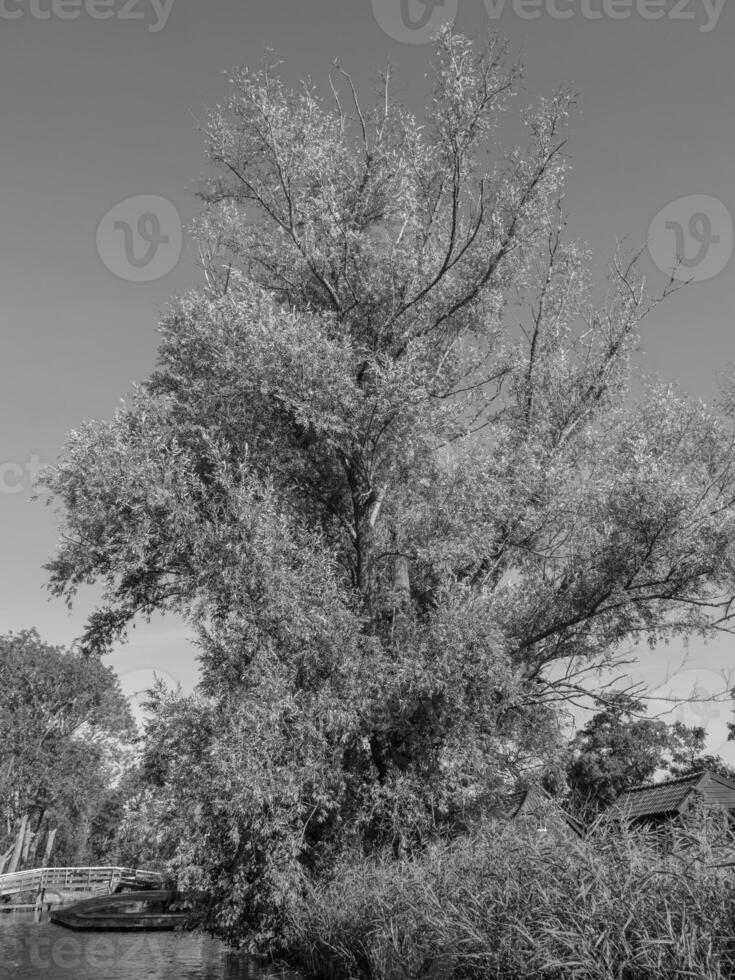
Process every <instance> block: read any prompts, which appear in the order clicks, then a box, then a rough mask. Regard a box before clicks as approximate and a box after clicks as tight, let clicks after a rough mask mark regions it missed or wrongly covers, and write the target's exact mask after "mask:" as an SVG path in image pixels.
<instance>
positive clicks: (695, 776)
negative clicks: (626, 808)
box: [620, 769, 716, 796]
mask: <svg viewBox="0 0 735 980" xmlns="http://www.w3.org/2000/svg"><path fill="white" fill-rule="evenodd" d="M708 775H716V773H714V771H713V770H712V769H700V770H699V771H698V772H690V773H689V775H688V776H674V777H672V778H671V779H662V780H661V781H660V782H658V783H654V782H648V783H638V785H637V786H629V787H628V788H627V789H624V790H621V791H620V795H621V796H622V795H623V793H635V792H638V791H639V790H644V789H658V788H659V787H660V786H675V785H676V784H677V783H692V782H699V780H700V779H702V778H703V777H704V776H708Z"/></svg>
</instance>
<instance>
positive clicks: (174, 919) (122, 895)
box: [49, 889, 191, 932]
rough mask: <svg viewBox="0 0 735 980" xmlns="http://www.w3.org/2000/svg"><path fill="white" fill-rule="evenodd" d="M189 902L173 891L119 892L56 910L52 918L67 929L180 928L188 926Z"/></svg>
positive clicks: (189, 919)
mask: <svg viewBox="0 0 735 980" xmlns="http://www.w3.org/2000/svg"><path fill="white" fill-rule="evenodd" d="M186 904H187V903H186V900H185V898H184V897H183V896H181V895H179V894H177V893H176V892H175V891H173V890H172V889H165V890H159V891H147V892H135V893H131V892H119V893H118V894H117V895H105V896H102V897H99V898H90V899H87V900H86V901H83V902H75V903H74V904H73V905H68V906H66V907H65V908H59V909H53V910H52V911H51V913H50V916H49V918H50V919H51V922H54V923H55V924H56V925H59V926H65V927H66V928H67V929H86V930H97V931H104V932H107V931H115V932H117V931H125V930H132V929H138V930H140V929H145V930H148V929H156V930H161V929H176V928H177V927H178V928H182V927H184V926H186V925H188V924H189V923H190V921H191V913H190V912H189V911H186V908H185V905H186Z"/></svg>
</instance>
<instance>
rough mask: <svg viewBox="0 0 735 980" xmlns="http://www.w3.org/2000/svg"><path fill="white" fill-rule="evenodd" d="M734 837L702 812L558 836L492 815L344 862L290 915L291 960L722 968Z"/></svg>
mask: <svg viewBox="0 0 735 980" xmlns="http://www.w3.org/2000/svg"><path fill="white" fill-rule="evenodd" d="M728 859H729V860H732V847H731V844H730V843H729V842H728V839H727V837H726V835H725V834H724V833H722V832H721V829H720V828H717V827H713V826H711V824H710V820H709V818H707V817H706V816H705V815H703V814H701V813H700V814H698V815H697V819H695V820H693V821H692V822H691V824H690V825H689V826H688V827H686V828H684V827H682V828H679V829H678V830H676V831H675V833H674V834H673V836H672V841H671V850H670V853H669V854H668V856H667V858H666V861H665V862H664V861H663V860H662V855H661V853H660V850H659V847H658V845H657V844H656V842H655V841H654V840H653V839H650V838H648V839H647V838H646V837H643V836H640V835H639V834H634V833H631V832H629V831H625V830H622V831H621V830H620V828H617V827H615V826H614V825H613V824H612V823H610V822H609V821H606V820H605V819H602V818H601V819H599V820H598V821H597V823H596V824H595V825H594V826H593V828H592V829H591V832H590V834H589V837H588V839H587V840H586V841H584V842H582V841H578V840H575V839H572V838H570V839H568V840H567V841H566V842H565V843H563V844H562V845H561V846H560V845H559V842H551V841H549V840H547V839H546V838H545V837H544V836H543V835H539V834H538V833H537V832H536V831H535V830H533V829H530V830H529V829H527V828H524V827H522V826H519V825H518V824H509V823H504V824H493V823H492V822H488V823H486V824H484V825H483V826H481V827H478V828H476V829H475V830H474V831H473V833H472V834H471V835H469V836H468V837H466V838H462V839H460V840H458V841H455V842H453V843H452V844H451V845H449V846H447V845H446V844H436V845H433V846H432V847H431V848H430V849H429V851H428V852H427V853H426V854H425V855H423V856H422V857H421V858H420V859H417V860H413V861H404V862H395V861H392V860H386V858H385V856H383V857H382V858H372V859H363V860H360V861H351V862H349V863H344V864H342V865H340V866H339V867H338V868H337V869H336V870H335V873H334V875H333V876H332V878H331V879H330V880H329V881H327V882H322V883H319V884H318V885H316V886H315V887H314V888H312V889H310V890H309V891H308V892H307V894H306V897H305V899H304V901H303V902H302V903H301V905H300V906H299V908H298V911H297V913H296V914H295V916H294V922H293V927H292V928H293V931H292V934H291V936H290V937H289V939H290V948H291V951H292V962H293V963H294V965H297V966H298V967H299V968H301V969H302V970H303V971H304V973H305V974H306V975H307V976H318V977H321V978H324V980H342V978H344V977H351V978H354V980H404V978H406V977H414V978H416V980H449V978H452V980H486V978H488V977H493V978H497V980H517V978H518V977H523V978H524V980H562V978H563V980H567V978H575V980H621V978H623V980H684V978H687V977H707V978H708V980H726V978H729V977H732V976H733V971H735V941H734V939H733V932H732V927H731V922H732V907H733V901H734V900H735V881H734V880H733V876H732V867H728V868H717V867H716V865H717V864H718V863H722V861H723V860H728Z"/></svg>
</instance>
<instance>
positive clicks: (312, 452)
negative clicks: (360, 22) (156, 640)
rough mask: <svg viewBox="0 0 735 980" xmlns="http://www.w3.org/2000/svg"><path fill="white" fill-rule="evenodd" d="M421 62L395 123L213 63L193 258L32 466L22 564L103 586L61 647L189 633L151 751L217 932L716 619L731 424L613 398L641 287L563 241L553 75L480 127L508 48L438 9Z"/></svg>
mask: <svg viewBox="0 0 735 980" xmlns="http://www.w3.org/2000/svg"><path fill="white" fill-rule="evenodd" d="M431 77H432V84H433V88H432V92H431V96H430V98H429V100H428V104H427V109H426V116H425V119H424V120H418V119H417V118H415V117H414V116H413V115H412V114H411V113H410V112H408V111H407V110H406V109H405V108H404V107H402V106H401V105H400V103H399V102H398V101H397V100H396V99H395V98H394V97H393V95H392V91H391V83H390V78H389V76H388V75H387V74H386V75H385V76H384V77H383V78H382V83H381V88H380V91H379V94H378V97H377V99H376V100H375V103H374V105H372V106H370V107H363V105H362V102H361V101H360V99H359V98H358V95H357V93H356V92H355V90H354V88H353V85H352V81H351V79H350V77H349V75H347V74H346V73H345V72H343V71H341V70H340V71H338V72H336V73H335V76H334V77H333V78H332V80H331V94H329V95H328V97H323V96H322V95H320V93H319V92H318V90H317V89H316V88H315V87H313V86H311V85H309V84H304V85H302V86H301V87H300V88H299V89H298V90H295V91H291V90H289V89H288V88H287V87H286V86H285V85H284V83H283V82H282V81H281V79H280V78H279V76H278V73H277V70H276V67H275V66H273V65H271V64H269V63H266V64H265V65H264V66H263V68H262V69H261V70H259V71H257V72H251V71H249V70H247V69H239V70H236V71H234V72H233V73H232V75H231V94H230V97H229V99H228V100H227V101H226V103H225V104H223V105H222V106H220V107H217V108H216V109H215V110H214V111H213V112H212V113H211V114H210V116H209V119H208V122H207V125H206V126H205V140H206V146H207V152H208V156H209V160H210V162H211V164H212V165H213V176H212V177H211V179H210V180H209V181H208V183H207V184H206V186H205V187H204V189H203V191H202V202H203V208H202V213H201V216H200V219H199V220H198V223H197V228H196V241H197V243H198V248H199V252H200V255H201V260H202V268H203V279H202V283H201V284H200V285H199V286H198V287H197V288H195V289H193V290H192V291H191V292H190V293H188V294H187V295H185V296H184V297H183V298H181V299H180V300H177V301H176V302H174V303H173V304H172V306H171V308H170V310H169V311H168V313H167V314H166V315H165V316H164V318H163V320H162V322H161V325H160V333H161V342H160V348H159V356H158V366H157V368H156V370H155V372H154V373H153V374H152V375H151V377H150V378H148V379H147V380H145V381H144V382H143V383H141V384H140V385H138V386H136V387H135V388H134V390H133V391H132V393H131V394H130V396H129V398H128V400H127V402H126V404H125V405H124V407H123V408H121V409H120V410H119V411H118V412H117V413H116V415H115V417H114V418H113V419H112V420H111V421H109V422H92V423H88V424H86V425H84V426H83V427H82V428H81V429H80V430H79V431H77V432H73V433H72V434H71V436H70V439H69V442H68V445H67V448H66V450H65V453H64V454H63V456H62V458H61V459H60V462H59V464H58V466H56V467H55V468H54V469H53V470H52V471H51V472H50V473H49V474H48V476H47V486H48V488H49V490H50V491H51V494H52V496H53V497H54V498H55V500H56V501H57V502H58V503H59V504H60V505H61V508H62V513H63V518H62V519H63V537H62V539H61V543H60V546H59V549H58V551H57V553H56V555H55V557H54V558H53V559H52V560H51V562H50V564H49V566H48V568H49V573H50V583H51V588H52V590H53V592H54V593H55V594H57V595H59V596H62V597H65V598H66V599H67V600H69V601H71V600H72V599H73V597H74V595H75V593H76V592H77V590H78V589H79V588H80V587H81V586H83V585H85V584H87V583H90V582H97V583H101V584H102V585H103V587H104V599H103V602H102V604H101V606H100V607H99V609H98V610H97V611H96V612H95V613H94V614H93V615H92V617H91V618H90V620H89V622H88V627H87V630H86V633H85V643H86V644H87V645H88V647H89V649H91V650H95V651H98V650H105V649H108V648H109V647H110V645H111V644H112V643H114V642H115V641H116V640H117V639H119V638H120V637H122V636H124V634H125V630H126V628H127V626H128V625H129V624H130V623H131V621H133V620H134V619H135V617H137V616H141V615H142V616H145V615H148V614H150V613H152V612H153V611H163V612H167V611H169V612H175V613H177V614H179V615H182V616H184V617H185V618H186V619H187V620H188V621H189V622H190V623H191V624H192V625H193V626H194V627H195V629H196V631H197V636H198V643H199V648H200V655H201V667H202V676H201V685H200V689H199V691H198V692H196V693H195V694H194V695H193V696H191V697H189V698H183V699H179V700H177V699H174V700H173V701H171V700H170V699H167V698H166V697H164V696H163V695H161V696H160V698H159V711H158V714H157V718H156V720H155V721H154V722H153V723H152V725H151V727H150V730H149V745H148V755H149V763H148V764H149V772H150V773H151V779H152V780H153V781H154V782H156V783H157V784H158V786H159V788H160V793H161V795H159V797H158V800H157V803H156V807H157V811H158V812H159V813H161V812H164V811H165V813H166V814H167V816H166V819H167V820H168V823H167V824H166V826H165V827H164V826H163V825H160V826H161V827H163V830H162V832H164V833H167V834H169V835H170V837H171V839H172V840H174V839H175V841H176V845H175V848H174V850H175V856H174V858H172V860H174V862H176V861H178V866H179V868H180V869H181V871H182V874H183V873H186V874H187V875H189V878H190V880H192V881H196V882H197V883H198V884H201V885H203V886H206V888H207V889H208V890H209V891H210V893H211V894H212V895H213V901H212V906H211V923H212V924H213V926H214V927H215V928H217V929H218V930H219V931H220V932H221V933H222V934H223V935H225V936H227V938H230V939H234V940H235V941H242V940H243V937H244V936H246V935H247V936H249V937H253V936H256V937H259V940H258V941H260V942H261V945H266V946H267V945H268V943H269V942H270V941H272V940H273V937H274V936H275V934H276V932H277V929H278V928H279V923H280V922H281V921H282V918H283V915H284V914H285V909H286V908H287V906H288V902H289V900H290V899H289V896H291V895H292V894H293V893H294V891H295V890H297V889H298V882H299V880H300V875H302V874H304V873H307V874H308V873H312V872H315V871H318V870H319V869H321V868H324V867H328V866H329V862H330V861H331V860H332V858H333V855H334V854H335V852H336V851H337V850H339V849H340V848H344V847H347V846H357V847H359V848H369V847H372V846H381V845H383V844H385V843H388V844H391V845H392V846H393V848H394V850H395V852H396V853H402V852H404V851H406V850H410V848H412V847H413V846H416V845H417V843H420V842H421V841H423V840H425V839H426V838H427V835H430V834H432V833H439V832H442V833H444V832H456V831H457V830H458V829H461V828H462V827H463V826H466V823H467V822H468V821H469V820H471V819H472V816H473V814H476V813H477V812H478V810H479V808H481V806H482V805H483V803H484V802H486V801H487V800H488V799H489V798H491V797H492V795H493V793H494V792H496V791H497V789H498V788H499V787H500V786H502V785H504V784H505V782H507V781H508V780H509V779H511V778H513V777H514V776H517V775H519V774H521V773H528V772H529V771H536V770H540V769H544V770H546V771H549V770H556V771H561V770H562V769H563V761H562V756H563V752H562V743H563V738H562V723H561V717H560V710H559V709H560V706H563V704H564V702H565V700H566V699H568V698H569V697H571V696H574V695H576V694H577V693H579V692H580V691H584V690H590V689H593V687H594V685H593V683H592V681H591V677H592V676H593V674H594V671H596V670H597V669H598V668H600V667H604V666H610V665H612V664H614V663H615V662H616V658H617V657H618V656H619V650H620V648H621V644H623V643H625V642H630V641H634V642H638V641H640V640H644V639H646V640H648V641H649V642H650V643H651V644H655V643H656V642H658V641H660V640H662V639H666V638H668V637H671V636H673V635H676V634H677V633H692V632H698V633H700V634H705V635H706V634H710V633H712V632H714V631H715V630H717V629H723V628H727V627H728V625H729V623H730V621H731V612H730V609H731V607H730V605H729V602H730V600H731V598H732V595H733V549H732V540H733V534H732V531H733V517H734V512H733V499H734V498H735V494H734V493H733V480H732V475H731V459H732V449H733V431H732V426H731V423H730V421H729V419H728V418H727V416H726V415H725V414H718V413H716V412H715V411H712V410H709V409H708V408H707V407H705V406H704V405H702V404H699V403H694V402H692V401H689V400H688V399H687V398H685V397H684V396H683V395H681V394H680V393H678V392H677V391H675V390H674V389H672V388H671V387H668V386H665V385H658V384H651V385H650V386H648V387H647V388H646V389H645V391H644V393H643V395H642V396H641V398H640V399H639V400H637V401H635V402H634V401H633V400H632V398H631V395H630V387H629V378H630V358H631V355H632V353H633V352H634V350H635V347H636V344H637V342H638V331H639V327H640V325H641V321H642V320H643V319H644V317H645V316H646V314H647V313H648V312H649V311H650V310H651V309H652V308H653V307H654V306H655V305H656V304H657V303H658V302H659V301H660V300H661V299H662V298H663V297H664V296H665V295H666V294H667V293H668V291H669V288H670V287H669V286H667V287H665V288H664V289H663V291H662V293H661V294H660V295H658V296H651V295H649V294H648V293H647V292H646V290H645V289H644V283H643V281H642V277H641V274H640V272H639V268H638V261H637V257H636V256H635V255H632V256H624V255H622V254H619V255H617V256H616V257H615V259H614V260H613V262H612V264H611V266H610V269H609V272H608V274H607V275H606V276H605V277H603V278H602V279H600V277H598V276H597V275H596V272H595V267H594V266H593V265H592V263H591V260H590V257H589V256H588V255H587V253H586V252H585V250H584V249H583V248H581V247H580V246H578V245H577V244H575V243H574V242H573V241H570V240H569V239H568V235H567V233H566V218H565V215H564V212H563V195H564V186H565V179H566V171H567V169H568V159H567V156H566V125H567V120H568V117H569V115H570V112H571V111H572V110H573V102H574V100H573V98H572V96H571V95H570V94H568V93H566V92H564V91H560V92H558V93H556V94H555V95H553V96H552V97H550V98H546V99H541V100H540V101H539V102H538V103H537V104H536V105H534V106H531V107H530V108H528V109H526V110H524V111H523V112H522V120H523V123H524V126H525V134H526V141H525V143H524V144H523V145H521V146H517V147H511V148H510V149H508V150H507V151H506V152H503V151H502V150H500V149H499V145H498V141H499V135H498V124H499V121H500V120H501V119H502V117H503V114H504V113H505V112H506V110H507V109H508V107H509V105H510V100H511V97H512V96H513V95H514V93H515V92H516V91H517V86H518V80H519V77H520V72H519V68H518V66H517V65H515V64H514V63H512V61H511V60H510V59H509V57H508V52H507V50H506V48H505V47H504V46H503V45H502V44H501V43H500V42H499V41H497V40H495V39H490V40H489V42H488V43H487V45H486V46H485V47H484V48H482V49H481V50H476V49H475V48H474V47H473V45H472V44H471V43H470V41H468V40H467V39H465V38H463V37H461V36H459V35H455V34H453V33H452V32H451V31H449V30H447V31H444V32H443V33H442V34H441V35H440V36H439V37H438V39H437V41H436V44H435V48H434V61H433V69H432V76H431ZM172 746H174V747H175V749H172ZM188 773H193V774H195V775H196V778H190V777H189V776H187V774H188ZM167 794H168V795H167ZM253 941H255V940H253Z"/></svg>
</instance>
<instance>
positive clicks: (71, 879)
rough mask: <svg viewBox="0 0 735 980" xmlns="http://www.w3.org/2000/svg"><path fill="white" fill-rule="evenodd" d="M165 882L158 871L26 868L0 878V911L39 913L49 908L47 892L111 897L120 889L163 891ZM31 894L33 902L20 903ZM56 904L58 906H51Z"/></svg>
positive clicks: (57, 894) (58, 894) (59, 894)
mask: <svg viewBox="0 0 735 980" xmlns="http://www.w3.org/2000/svg"><path fill="white" fill-rule="evenodd" d="M164 885H165V878H164V876H163V875H161V874H159V873H158V872H157V871H140V870H138V869H136V868H117V867H115V868H108V867H99V868H27V869H26V870H25V871H14V872H12V873H11V874H3V875H0V909H4V910H10V909H38V908H40V907H41V905H48V904H52V903H51V902H50V900H49V899H47V898H45V893H46V892H50V893H52V894H54V895H55V896H59V899H58V901H61V900H62V898H61V896H62V895H66V894H68V893H69V892H83V893H84V894H86V895H99V894H105V893H107V894H112V892H114V891H117V890H118V889H120V888H163V887H164ZM27 894H32V895H33V897H34V901H33V902H27V901H26V902H23V901H19V900H18V899H20V898H21V897H22V896H23V895H27ZM54 904H57V903H54Z"/></svg>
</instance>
